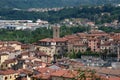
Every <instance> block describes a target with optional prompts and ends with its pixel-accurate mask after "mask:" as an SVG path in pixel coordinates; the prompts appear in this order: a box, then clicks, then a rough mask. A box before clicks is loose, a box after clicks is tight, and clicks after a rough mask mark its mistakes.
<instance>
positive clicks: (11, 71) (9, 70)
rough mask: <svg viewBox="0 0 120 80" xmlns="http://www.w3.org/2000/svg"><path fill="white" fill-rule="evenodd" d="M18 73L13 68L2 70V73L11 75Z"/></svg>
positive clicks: (0, 72)
mask: <svg viewBox="0 0 120 80" xmlns="http://www.w3.org/2000/svg"><path fill="white" fill-rule="evenodd" d="M15 73H17V71H14V70H12V69H8V70H2V71H1V70H0V75H10V74H15Z"/></svg>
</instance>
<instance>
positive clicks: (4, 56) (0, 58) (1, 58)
mask: <svg viewBox="0 0 120 80" xmlns="http://www.w3.org/2000/svg"><path fill="white" fill-rule="evenodd" d="M7 59H8V54H6V53H2V54H0V65H1V64H2V63H3V62H4V61H5V60H7Z"/></svg>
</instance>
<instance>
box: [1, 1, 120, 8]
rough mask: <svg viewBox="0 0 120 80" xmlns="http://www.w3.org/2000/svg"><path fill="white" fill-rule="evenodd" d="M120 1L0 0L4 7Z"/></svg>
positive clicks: (55, 5) (96, 3) (37, 6)
mask: <svg viewBox="0 0 120 80" xmlns="http://www.w3.org/2000/svg"><path fill="white" fill-rule="evenodd" d="M110 3H112V4H114V3H117V4H118V3H120V0H0V7H2V8H3V7H4V8H40V7H41V8H45V7H63V6H79V5H99V4H110Z"/></svg>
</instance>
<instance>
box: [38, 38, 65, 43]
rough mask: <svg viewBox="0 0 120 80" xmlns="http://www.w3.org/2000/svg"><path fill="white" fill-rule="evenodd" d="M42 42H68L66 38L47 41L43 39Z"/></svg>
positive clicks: (47, 39)
mask: <svg viewBox="0 0 120 80" xmlns="http://www.w3.org/2000/svg"><path fill="white" fill-rule="evenodd" d="M39 41H41V42H65V41H67V39H66V38H53V39H52V38H45V39H42V40H39Z"/></svg>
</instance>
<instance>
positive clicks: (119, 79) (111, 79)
mask: <svg viewBox="0 0 120 80" xmlns="http://www.w3.org/2000/svg"><path fill="white" fill-rule="evenodd" d="M108 80H120V77H110V78H108Z"/></svg>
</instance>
